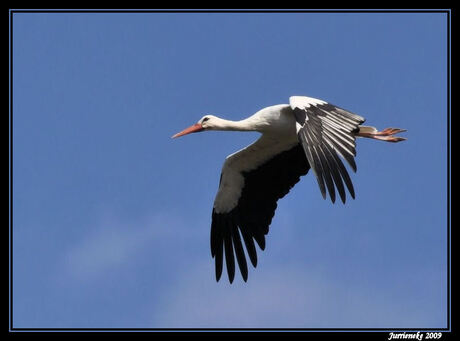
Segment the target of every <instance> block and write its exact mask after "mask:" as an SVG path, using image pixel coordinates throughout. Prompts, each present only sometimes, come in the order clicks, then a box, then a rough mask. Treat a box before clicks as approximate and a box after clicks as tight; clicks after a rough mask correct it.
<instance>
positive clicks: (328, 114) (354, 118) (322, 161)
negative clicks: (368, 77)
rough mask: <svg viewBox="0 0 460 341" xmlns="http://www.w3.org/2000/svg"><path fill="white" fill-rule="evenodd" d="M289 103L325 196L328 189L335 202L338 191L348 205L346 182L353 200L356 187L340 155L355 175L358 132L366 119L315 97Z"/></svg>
mask: <svg viewBox="0 0 460 341" xmlns="http://www.w3.org/2000/svg"><path fill="white" fill-rule="evenodd" d="M289 103H290V105H291V108H292V110H293V111H294V115H295V118H296V121H297V136H298V138H299V141H300V143H301V145H302V147H303V149H304V151H305V155H306V156H307V159H308V162H309V164H310V166H311V168H312V169H313V172H314V173H315V176H316V179H317V181H318V185H319V188H320V190H321V194H322V195H323V197H324V198H326V188H327V191H328V192H329V196H330V198H331V200H332V202H335V188H337V191H338V192H339V195H340V198H341V199H342V202H343V203H345V199H346V194H345V188H344V185H343V183H345V185H346V186H347V188H348V191H349V192H350V194H351V196H352V197H353V198H354V197H355V192H354V189H353V184H352V182H351V179H350V176H349V175H348V172H347V170H346V168H345V166H344V165H343V162H342V160H341V159H340V158H339V155H340V156H341V157H342V158H344V159H345V160H346V161H347V162H348V164H349V165H350V166H351V168H352V169H353V171H355V172H356V163H355V160H354V157H355V156H356V149H355V140H356V138H355V133H356V132H358V131H359V125H360V124H362V123H363V122H364V120H365V119H364V118H363V117H361V116H358V115H356V114H353V113H351V112H349V111H347V110H344V109H342V108H339V107H337V106H335V105H332V104H330V103H327V102H324V101H321V100H318V99H315V98H310V97H302V96H293V97H290V99H289Z"/></svg>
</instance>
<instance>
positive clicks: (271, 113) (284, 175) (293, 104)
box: [172, 96, 406, 283]
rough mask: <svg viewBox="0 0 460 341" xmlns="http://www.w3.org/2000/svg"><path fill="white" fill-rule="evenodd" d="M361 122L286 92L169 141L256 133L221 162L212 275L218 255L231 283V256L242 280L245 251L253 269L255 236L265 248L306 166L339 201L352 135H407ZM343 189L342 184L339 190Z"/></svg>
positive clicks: (207, 120) (347, 184)
mask: <svg viewBox="0 0 460 341" xmlns="http://www.w3.org/2000/svg"><path fill="white" fill-rule="evenodd" d="M364 121H365V119H364V118H363V117H361V116H358V115H356V114H354V113H352V112H350V111H348V110H345V109H343V108H340V107H338V106H335V105H333V104H330V103H328V102H325V101H322V100H319V99H316V98H311V97H305V96H292V97H290V98H289V104H279V105H274V106H270V107H267V108H264V109H262V110H260V111H258V112H256V113H255V114H254V115H252V116H250V117H248V118H246V119H244V120H241V121H229V120H224V119H222V118H219V117H216V116H213V115H205V116H204V117H202V118H201V119H200V120H199V121H198V122H197V123H196V124H194V125H192V126H190V127H188V128H186V129H184V130H183V131H181V132H179V133H177V134H175V135H174V136H172V137H173V138H176V137H179V136H184V135H187V134H190V133H197V132H201V131H207V130H230V131H258V132H260V133H261V134H262V135H261V137H260V138H259V139H258V140H256V141H255V142H254V143H252V144H250V145H249V146H247V147H245V148H243V149H241V150H240V151H237V152H236V153H233V154H231V155H229V156H227V158H226V159H225V162H224V165H223V167H222V173H221V176H220V182H219V189H218V191H217V195H216V197H215V200H214V205H213V210H212V222H211V255H212V257H213V258H215V273H216V280H217V281H219V279H220V277H221V275H222V268H223V259H224V255H225V263H226V268H227V273H228V279H229V281H230V283H232V282H233V279H234V277H235V256H236V261H237V263H238V266H239V269H240V272H241V276H242V278H243V280H244V281H247V278H248V265H247V261H246V257H245V252H244V249H243V243H244V245H245V248H246V253H247V255H248V257H249V260H250V261H251V263H252V265H253V266H254V267H256V266H257V252H256V247H255V243H254V241H255V242H256V243H257V244H258V246H259V247H260V249H261V250H264V249H265V235H266V234H267V233H268V230H269V226H270V224H271V221H272V219H273V216H274V214H275V210H276V207H277V201H278V200H279V199H281V198H282V197H284V196H285V195H286V194H287V193H288V192H289V190H290V189H291V188H292V187H293V186H294V185H295V184H296V183H297V182H298V181H299V180H300V177H301V176H303V175H305V174H307V173H308V171H309V169H310V168H311V169H312V171H313V174H314V175H315V177H316V180H317V182H318V185H319V189H320V191H321V194H322V196H323V198H324V199H326V195H327V193H329V197H330V200H331V201H332V202H333V203H334V202H335V200H336V191H337V193H338V195H339V196H340V199H341V201H342V202H343V203H345V200H346V189H348V192H349V193H350V196H351V197H352V198H353V199H354V198H355V190H354V188H353V184H352V181H351V179H350V176H349V174H348V172H347V169H346V168H345V166H344V164H343V162H342V159H343V160H345V161H346V162H347V163H348V164H349V166H350V167H351V169H352V170H353V171H354V172H356V163H355V160H354V157H355V156H356V149H355V144H356V138H357V137H365V138H371V139H376V140H381V141H387V142H400V141H403V140H405V138H402V137H397V136H394V135H395V134H397V133H400V132H404V131H406V130H405V129H399V128H386V129H384V130H382V131H378V130H377V129H376V128H375V127H370V126H364V125H361V124H362V123H364ZM345 188H346V189H345Z"/></svg>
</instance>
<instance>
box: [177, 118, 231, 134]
mask: <svg viewBox="0 0 460 341" xmlns="http://www.w3.org/2000/svg"><path fill="white" fill-rule="evenodd" d="M220 121H222V120H221V119H220V118H218V117H216V116H213V115H205V116H203V117H202V118H201V119H200V120H199V121H198V122H197V123H195V124H193V125H191V126H190V127H188V128H185V129H184V130H182V131H181V132H179V133H177V134H175V135H173V136H172V138H175V137H180V136H184V135H187V134H191V133H198V132H200V131H203V130H212V129H219V123H220Z"/></svg>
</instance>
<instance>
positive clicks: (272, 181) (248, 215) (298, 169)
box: [211, 144, 310, 283]
mask: <svg viewBox="0 0 460 341" xmlns="http://www.w3.org/2000/svg"><path fill="white" fill-rule="evenodd" d="M309 169H310V165H309V163H308V160H307V158H306V157H305V154H304V151H303V147H302V145H301V144H297V145H296V146H295V147H293V148H291V149H290V150H288V151H285V152H282V153H280V154H278V155H276V156H274V157H273V158H272V159H270V160H269V161H267V162H266V163H264V164H263V165H261V166H259V167H258V168H257V169H255V170H252V171H249V172H243V176H244V187H243V189H242V192H241V196H240V199H239V201H238V205H237V206H236V207H235V208H233V209H232V210H231V211H230V212H227V213H217V212H216V211H215V210H214V209H213V212H212V224H211V255H212V256H213V257H214V258H215V262H216V280H217V281H219V279H220V277H221V273H222V263H223V253H224V252H225V262H226V266H227V273H228V278H229V281H230V283H231V282H232V281H233V279H234V275H235V260H234V257H235V255H236V259H237V263H238V266H239V268H240V272H241V275H242V277H243V280H244V281H246V280H247V277H248V268H247V262H246V258H245V254H244V249H243V245H242V242H241V237H240V233H239V231H241V236H242V237H243V240H244V244H245V247H246V252H247V254H248V256H249V259H250V260H251V263H252V265H253V266H254V267H256V266H257V252H256V248H255V245H254V240H255V241H256V242H257V244H258V245H259V247H260V249H261V250H264V249H265V235H266V234H267V233H268V230H269V226H270V224H271V222H272V219H273V216H274V214H275V210H276V207H277V201H278V200H279V199H281V198H282V197H284V196H285V195H286V194H287V193H288V192H289V190H290V189H291V188H292V187H293V186H294V185H295V184H296V183H297V182H298V181H299V180H300V177H301V176H302V175H305V174H307V172H308V170H309ZM238 229H239V231H238Z"/></svg>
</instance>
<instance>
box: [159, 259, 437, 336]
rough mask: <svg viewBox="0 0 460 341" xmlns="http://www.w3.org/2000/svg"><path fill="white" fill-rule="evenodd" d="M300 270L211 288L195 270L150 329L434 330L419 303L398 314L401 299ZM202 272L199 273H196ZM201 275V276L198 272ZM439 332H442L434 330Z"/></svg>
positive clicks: (165, 300)
mask: <svg viewBox="0 0 460 341" xmlns="http://www.w3.org/2000/svg"><path fill="white" fill-rule="evenodd" d="M300 268H302V265H301V264H297V265H296V266H290V267H277V268H272V269H270V272H267V271H261V272H260V273H258V274H257V276H253V277H252V278H251V280H250V281H248V283H242V281H241V282H238V281H236V283H234V284H233V285H229V284H227V283H222V282H221V283H215V282H213V281H212V280H209V276H208V274H205V273H204V271H211V270H212V269H209V268H207V267H206V266H198V267H196V268H195V269H193V270H191V273H184V274H183V277H182V278H181V279H180V281H178V282H177V285H176V286H173V287H171V288H169V292H165V293H164V294H163V295H162V300H161V302H158V304H159V306H161V307H162V309H161V311H159V310H156V311H155V312H154V314H153V321H152V324H153V325H152V326H153V327H176V328H180V327H185V328H193V327H202V328H360V327H361V328H366V327H367V328H397V327H401V328H402V327H409V326H411V327H417V326H418V327H424V326H425V327H427V326H428V325H429V326H431V327H433V324H432V323H430V321H432V313H431V312H430V311H429V310H426V309H423V305H424V304H423V302H419V303H415V304H414V305H412V306H410V307H407V306H406V309H401V299H402V298H401V297H388V296H384V295H383V294H382V295H375V293H374V292H373V290H372V288H363V287H359V288H358V287H350V286H343V283H335V282H334V281H332V280H331V279H330V278H327V277H324V276H323V275H322V274H320V273H318V272H315V271H305V272H302V271H299V269H300ZM200 269H202V270H201V271H202V273H200ZM203 269H204V271H203ZM437 327H442V326H437Z"/></svg>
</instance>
